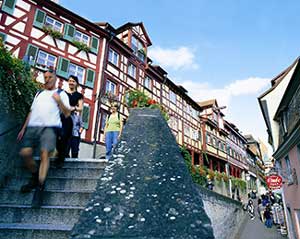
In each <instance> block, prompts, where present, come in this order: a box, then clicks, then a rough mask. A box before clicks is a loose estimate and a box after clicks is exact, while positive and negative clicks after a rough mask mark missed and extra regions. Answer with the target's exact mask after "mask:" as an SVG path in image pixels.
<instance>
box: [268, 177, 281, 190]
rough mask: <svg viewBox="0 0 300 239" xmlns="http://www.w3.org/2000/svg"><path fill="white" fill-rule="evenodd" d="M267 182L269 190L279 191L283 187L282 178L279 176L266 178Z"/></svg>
mask: <svg viewBox="0 0 300 239" xmlns="http://www.w3.org/2000/svg"><path fill="white" fill-rule="evenodd" d="M266 182H267V185H268V188H269V189H272V190H273V189H279V188H281V187H282V177H280V176H279V175H271V176H267V177H266Z"/></svg>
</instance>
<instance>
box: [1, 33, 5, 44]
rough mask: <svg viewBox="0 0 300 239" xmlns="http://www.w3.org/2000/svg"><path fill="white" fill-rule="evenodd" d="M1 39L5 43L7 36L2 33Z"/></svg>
mask: <svg viewBox="0 0 300 239" xmlns="http://www.w3.org/2000/svg"><path fill="white" fill-rule="evenodd" d="M0 39H1V41H2V42H3V43H4V42H5V41H6V34H5V33H3V32H0Z"/></svg>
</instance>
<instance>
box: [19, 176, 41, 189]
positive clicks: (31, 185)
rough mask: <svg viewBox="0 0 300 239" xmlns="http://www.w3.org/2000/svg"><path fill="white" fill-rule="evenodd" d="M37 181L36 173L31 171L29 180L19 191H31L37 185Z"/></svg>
mask: <svg viewBox="0 0 300 239" xmlns="http://www.w3.org/2000/svg"><path fill="white" fill-rule="evenodd" d="M38 182H39V175H38V173H33V174H32V176H31V178H30V179H29V182H28V183H27V184H25V185H23V186H22V187H21V189H20V192H21V193H29V192H31V191H32V190H33V189H34V188H36V187H37V186H38Z"/></svg>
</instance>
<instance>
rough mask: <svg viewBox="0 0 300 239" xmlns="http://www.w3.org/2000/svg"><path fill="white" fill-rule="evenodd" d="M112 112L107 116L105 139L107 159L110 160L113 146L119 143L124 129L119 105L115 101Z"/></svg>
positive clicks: (111, 108)
mask: <svg viewBox="0 0 300 239" xmlns="http://www.w3.org/2000/svg"><path fill="white" fill-rule="evenodd" d="M110 112H111V114H110V115H109V116H108V117H107V118H106V122H105V128H104V140H105V145H106V156H105V157H106V159H107V160H109V159H110V158H111V155H112V151H113V148H114V147H115V146H116V145H117V143H118V140H119V139H120V137H121V134H122V129H123V121H122V119H121V118H120V114H119V113H118V105H117V104H116V103H113V104H112V105H111V107H110Z"/></svg>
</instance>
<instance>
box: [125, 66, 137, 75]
mask: <svg viewBox="0 0 300 239" xmlns="http://www.w3.org/2000/svg"><path fill="white" fill-rule="evenodd" d="M127 73H128V75H130V76H131V77H133V78H136V66H135V65H133V64H131V63H129V64H128V69H127Z"/></svg>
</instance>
